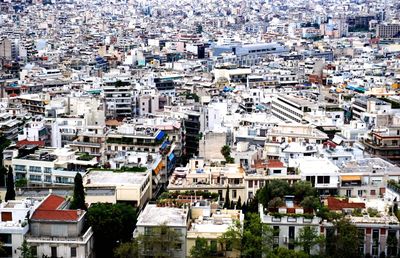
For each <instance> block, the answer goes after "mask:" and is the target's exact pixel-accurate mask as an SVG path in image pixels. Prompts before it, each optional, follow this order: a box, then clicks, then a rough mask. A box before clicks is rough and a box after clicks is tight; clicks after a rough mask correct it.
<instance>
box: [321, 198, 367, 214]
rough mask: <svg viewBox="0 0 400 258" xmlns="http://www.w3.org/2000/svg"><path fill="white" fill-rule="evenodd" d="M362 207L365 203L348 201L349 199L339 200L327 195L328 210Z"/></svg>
mask: <svg viewBox="0 0 400 258" xmlns="http://www.w3.org/2000/svg"><path fill="white" fill-rule="evenodd" d="M357 208H359V209H363V208H365V203H361V202H349V199H345V200H339V199H336V198H335V197H328V209H329V210H336V211H338V210H343V209H357Z"/></svg>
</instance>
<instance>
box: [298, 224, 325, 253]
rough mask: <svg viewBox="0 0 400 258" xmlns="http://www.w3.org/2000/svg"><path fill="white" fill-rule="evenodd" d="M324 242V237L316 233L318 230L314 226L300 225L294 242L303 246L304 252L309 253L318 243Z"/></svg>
mask: <svg viewBox="0 0 400 258" xmlns="http://www.w3.org/2000/svg"><path fill="white" fill-rule="evenodd" d="M323 242H324V238H323V237H322V236H320V235H319V234H318V230H317V229H316V228H315V227H310V226H306V227H302V228H301V229H300V230H299V233H298V238H297V240H296V244H297V245H298V246H301V247H302V248H303V251H304V252H305V253H306V254H308V255H309V254H310V253H311V250H312V249H313V248H314V247H315V246H316V245H319V244H322V243H323Z"/></svg>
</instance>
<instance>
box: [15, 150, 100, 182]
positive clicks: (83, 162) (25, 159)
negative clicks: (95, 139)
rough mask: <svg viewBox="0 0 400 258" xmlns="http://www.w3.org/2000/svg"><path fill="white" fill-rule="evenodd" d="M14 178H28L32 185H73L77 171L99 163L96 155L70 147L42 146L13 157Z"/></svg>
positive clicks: (81, 171)
mask: <svg viewBox="0 0 400 258" xmlns="http://www.w3.org/2000/svg"><path fill="white" fill-rule="evenodd" d="M11 164H12V167H13V172H14V178H15V179H16V180H19V179H23V178H24V179H26V180H27V182H28V185H30V186H50V185H60V186H63V185H64V186H65V185H73V183H74V178H75V175H76V173H81V174H83V173H84V172H85V171H86V169H87V168H89V167H94V166H96V165H97V164H98V162H97V160H96V158H95V157H93V156H90V155H88V154H87V153H78V152H76V151H73V150H71V149H68V148H41V149H38V150H36V151H35V152H34V153H28V154H25V155H21V156H17V157H13V158H12V161H11Z"/></svg>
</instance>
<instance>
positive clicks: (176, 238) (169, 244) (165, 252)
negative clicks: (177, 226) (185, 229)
mask: <svg viewBox="0 0 400 258" xmlns="http://www.w3.org/2000/svg"><path fill="white" fill-rule="evenodd" d="M181 237H182V235H181V233H179V232H177V231H176V230H174V229H173V228H171V227H168V226H167V225H165V224H161V225H158V226H155V227H152V228H151V232H148V233H145V234H139V235H138V236H137V237H136V241H137V242H138V246H139V254H142V253H143V254H145V256H146V257H147V256H151V257H173V254H174V252H175V250H176V249H177V247H178V246H182V239H181ZM183 241H184V240H183ZM139 256H140V255H139Z"/></svg>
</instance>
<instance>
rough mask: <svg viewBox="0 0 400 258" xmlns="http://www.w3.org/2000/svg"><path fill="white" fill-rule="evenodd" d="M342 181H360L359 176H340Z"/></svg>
mask: <svg viewBox="0 0 400 258" xmlns="http://www.w3.org/2000/svg"><path fill="white" fill-rule="evenodd" d="M341 179H342V181H361V176H341Z"/></svg>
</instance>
